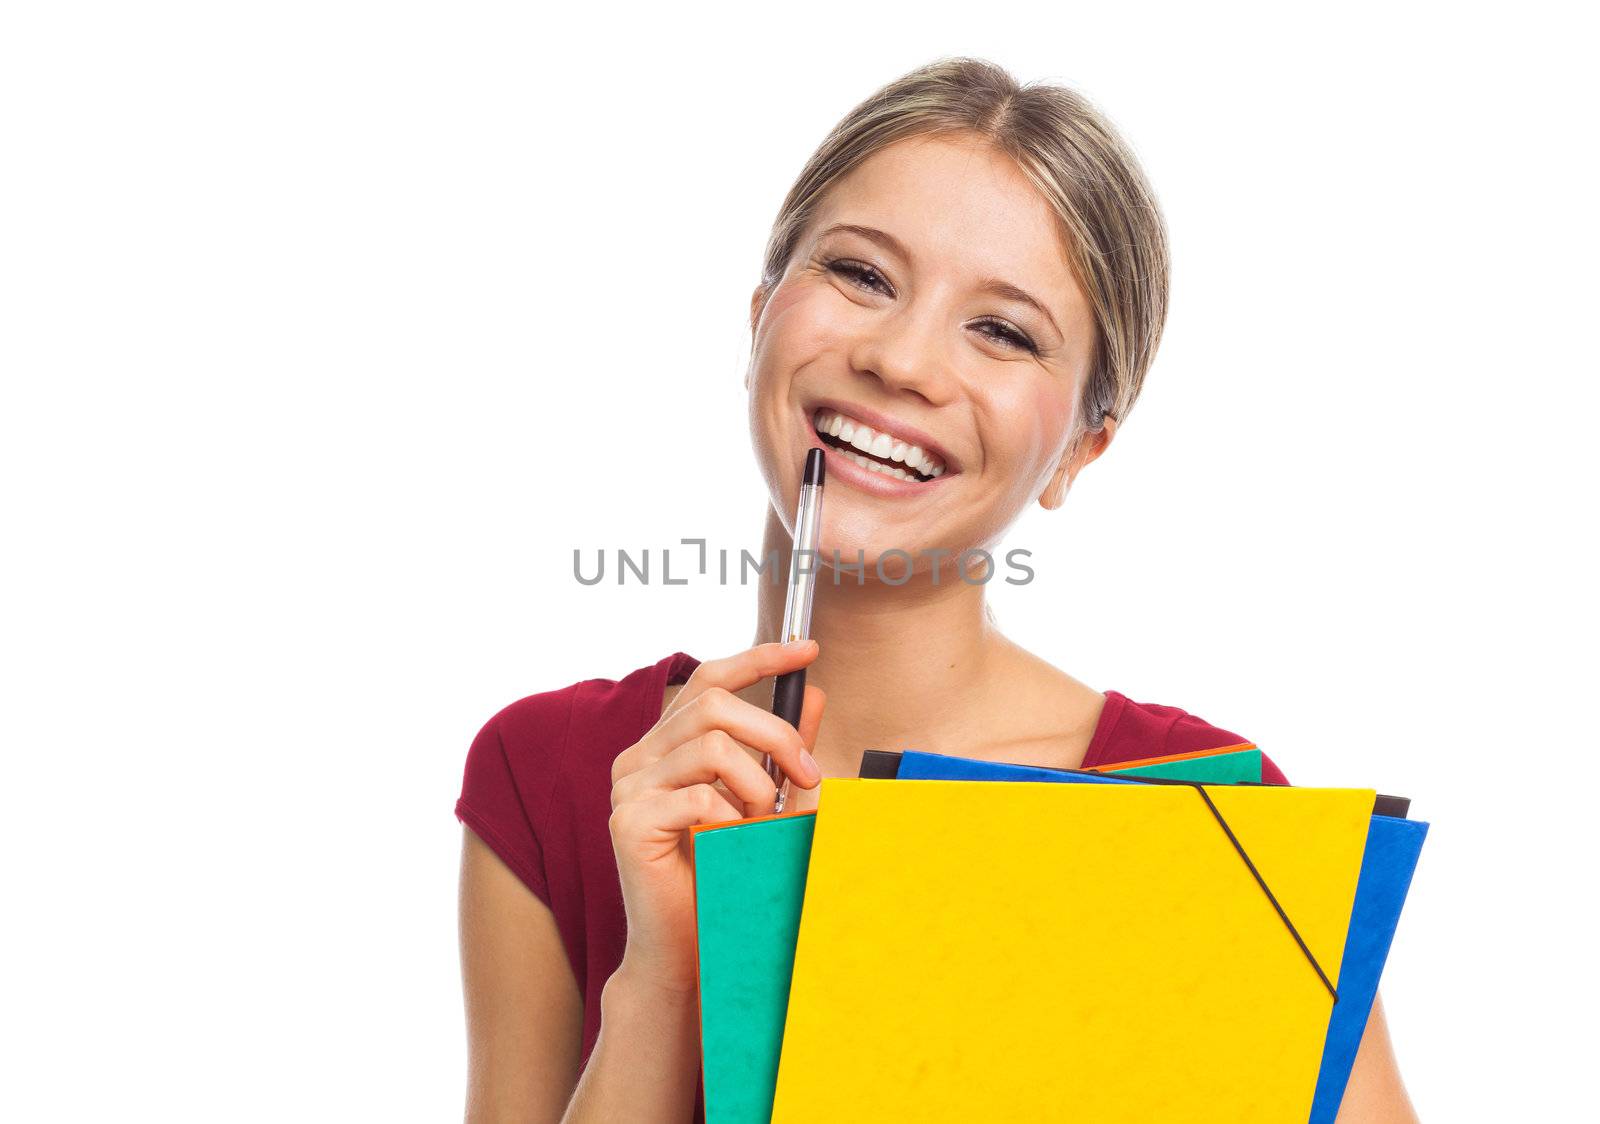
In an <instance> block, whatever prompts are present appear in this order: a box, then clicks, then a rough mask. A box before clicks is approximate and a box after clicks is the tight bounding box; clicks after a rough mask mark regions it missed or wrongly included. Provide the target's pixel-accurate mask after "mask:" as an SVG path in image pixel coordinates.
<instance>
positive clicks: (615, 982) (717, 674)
mask: <svg viewBox="0 0 1600 1124" xmlns="http://www.w3.org/2000/svg"><path fill="white" fill-rule="evenodd" d="M817 652H818V648H817V644H816V642H815V641H810V640H807V641H798V642H795V643H793V644H786V645H779V644H761V645H757V646H756V647H754V648H751V649H749V650H747V651H745V652H741V653H739V654H738V655H735V656H731V657H729V658H727V659H723V660H712V661H707V662H704V663H701V664H700V665H699V666H698V667H697V668H696V669H695V671H694V673H693V674H692V675H690V677H689V680H688V682H687V683H685V684H684V686H683V689H682V690H681V691H679V692H678V694H677V695H676V696H675V697H674V698H673V700H672V702H671V704H670V706H668V707H667V710H666V713H664V714H663V715H662V717H661V720H660V721H659V722H658V723H657V724H656V725H655V726H654V727H653V728H652V729H651V730H650V731H649V733H647V734H646V735H645V736H644V737H643V738H642V739H640V740H639V741H637V742H635V743H634V744H633V745H631V746H629V747H628V748H627V749H625V750H623V751H622V752H621V753H620V754H618V755H617V757H616V759H615V760H614V761H613V762H612V768H611V780H612V788H611V807H612V812H611V820H610V825H609V826H610V832H611V841H612V847H613V850H614V851H615V852H616V856H617V873H618V876H619V878H620V881H621V884H622V898H623V906H624V908H625V910H626V914H627V925H628V943H627V947H626V948H625V950H624V952H623V956H622V962H621V964H620V965H619V967H618V968H617V970H616V971H615V972H614V973H613V974H612V976H611V977H610V979H608V980H607V981H606V985H605V988H604V990H603V992H602V995H601V999H600V1015H601V1017H600V1034H599V1037H598V1038H597V1040H596V1042H595V1046H594V1050H593V1051H592V1052H591V1054H590V1056H589V1061H588V1064H587V1065H585V1066H583V1067H582V1069H583V1072H582V1074H581V1075H580V1074H579V1072H578V1070H579V1060H580V1058H581V1057H582V1053H583V1050H582V1041H583V1021H584V1020H583V1000H582V997H581V995H580V993H579V990H578V985H577V981H576V980H575V979H574V977H573V974H572V969H571V966H570V965H569V964H568V962H567V957H566V951H565V949H564V948H563V946H562V943H561V937H560V934H559V932H558V931H557V929H556V925H555V920H554V918H553V917H552V916H551V913H550V910H549V908H548V907H547V906H546V905H545V904H544V902H542V901H540V900H539V898H538V897H537V896H536V895H535V894H534V893H533V891H531V890H530V889H528V887H527V886H526V885H524V884H523V883H522V881H521V880H520V879H519V878H517V876H516V875H515V874H514V873H513V872H512V871H510V870H509V869H507V868H506V867H505V866H504V864H502V863H501V861H500V859H499V857H498V856H496V855H495V854H494V853H493V852H492V851H491V850H490V849H489V848H488V846H486V845H485V844H484V843H483V842H482V841H481V840H480V839H478V838H477V836H476V835H474V834H473V833H472V832H471V831H468V832H467V841H466V844H465V848H464V851H463V857H462V868H461V958H462V977H463V982H464V986H465V989H466V1006H467V1034H468V1040H469V1043H470V1046H469V1054H470V1063H469V1064H470V1071H471V1072H470V1077H469V1091H468V1102H467V1119H468V1121H469V1124H490V1122H498V1121H502V1120H504V1121H513V1120H514V1121H518V1122H522V1121H530V1120H531V1121H540V1122H557V1121H565V1122H567V1124H580V1122H588V1121H607V1122H610V1121H617V1120H625V1121H628V1124H658V1122H659V1124H681V1122H682V1121H684V1120H687V1119H688V1118H689V1117H690V1116H691V1115H692V1114H693V1111H694V1101H695V1087H696V1084H697V1081H698V1077H699V1068H700V1067H699V1061H700V1054H699V1050H700V1042H699V1034H698V1026H697V1023H698V1021H699V1011H698V1007H697V995H696V986H695V982H696V981H695V963H694V949H695V939H694V889H693V884H694V875H693V868H692V866H691V864H690V862H689V848H688V838H687V837H688V832H689V829H690V828H691V827H693V826H694V825H695V824H707V823H718V822H721V821H724V820H733V819H739V818H741V817H743V816H746V815H751V814H758V813H764V812H770V811H771V810H772V804H773V797H774V795H775V791H776V790H775V788H774V785H773V781H772V778H771V777H770V776H768V775H767V772H766V770H764V769H763V768H762V767H761V765H759V764H758V763H757V760H756V759H757V757H759V756H760V755H762V754H767V755H770V756H771V757H772V758H773V759H774V760H775V761H777V762H778V764H779V765H780V767H781V768H782V770H783V772H784V774H785V775H786V776H788V777H789V778H790V779H791V780H792V781H794V783H796V784H798V785H800V786H802V787H804V788H814V787H816V785H817V784H818V783H819V782H820V781H821V779H822V777H821V771H820V770H819V769H818V768H817V764H816V762H815V760H814V759H812V757H811V755H810V753H809V752H808V747H809V746H810V745H811V744H813V743H814V741H815V738H816V734H817V727H818V725H819V724H820V722H821V720H822V709H823V706H824V705H825V700H824V698H823V695H822V692H821V691H820V690H818V689H817V688H816V687H814V686H811V687H807V688H806V694H805V706H804V709H803V711H802V714H801V719H800V729H799V730H796V729H795V728H794V727H793V726H790V725H789V724H788V723H787V722H785V721H784V720H783V719H782V718H779V717H778V716H777V715H775V714H772V713H770V712H768V711H767V710H765V709H764V708H761V707H757V706H753V705H751V704H750V703H748V702H746V701H745V700H743V699H742V698H740V697H739V696H738V694H737V693H736V692H737V691H740V690H743V689H744V688H746V687H751V686H753V685H755V684H756V683H759V682H760V681H761V680H762V679H764V678H767V677H769V676H773V675H778V674H781V673H783V672H785V671H792V670H795V669H797V668H801V667H805V666H806V665H808V664H810V663H811V662H812V661H813V660H815V659H816V657H817Z"/></svg>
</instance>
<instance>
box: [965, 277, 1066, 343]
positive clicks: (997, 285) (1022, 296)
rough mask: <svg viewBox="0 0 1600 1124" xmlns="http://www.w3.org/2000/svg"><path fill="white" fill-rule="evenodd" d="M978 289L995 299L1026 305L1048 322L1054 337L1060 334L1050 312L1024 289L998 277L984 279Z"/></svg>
mask: <svg viewBox="0 0 1600 1124" xmlns="http://www.w3.org/2000/svg"><path fill="white" fill-rule="evenodd" d="M978 288H979V290H980V291H981V292H985V293H993V294H994V295H995V296H997V297H1003V298H1004V299H1006V300H1011V301H1018V302H1020V303H1021V304H1025V305H1028V306H1029V307H1030V308H1033V309H1035V310H1037V311H1038V313H1039V315H1040V316H1043V317H1044V318H1045V319H1046V320H1048V321H1049V322H1050V327H1051V329H1053V330H1054V331H1055V334H1056V335H1058V336H1059V335H1060V334H1061V329H1060V328H1059V327H1058V326H1057V325H1056V318H1055V317H1054V316H1051V315H1050V310H1049V309H1048V308H1046V307H1045V306H1044V305H1043V304H1042V303H1041V302H1040V301H1037V300H1035V299H1034V297H1033V294H1031V293H1029V292H1028V291H1027V290H1026V289H1019V288H1017V287H1016V286H1015V285H1013V284H1012V283H1011V282H1009V281H1002V280H1000V279H999V278H998V277H985V278H984V279H983V280H982V281H981V282H980V283H979V285H978Z"/></svg>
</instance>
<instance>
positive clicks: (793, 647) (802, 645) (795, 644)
mask: <svg viewBox="0 0 1600 1124" xmlns="http://www.w3.org/2000/svg"><path fill="white" fill-rule="evenodd" d="M810 643H811V641H809V640H791V641H789V642H788V643H787V644H785V645H784V648H785V649H786V650H787V651H790V652H803V651H805V650H806V648H807V647H808V646H809V645H810Z"/></svg>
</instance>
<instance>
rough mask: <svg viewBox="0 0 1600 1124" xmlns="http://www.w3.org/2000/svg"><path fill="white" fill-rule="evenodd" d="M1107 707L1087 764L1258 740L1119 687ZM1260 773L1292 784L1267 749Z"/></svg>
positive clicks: (1276, 781) (1110, 694)
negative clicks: (1141, 698)
mask: <svg viewBox="0 0 1600 1124" xmlns="http://www.w3.org/2000/svg"><path fill="white" fill-rule="evenodd" d="M1105 696H1106V703H1105V709H1104V711H1103V712H1102V713H1101V715H1100V722H1099V724H1098V725H1097V726H1096V727H1095V733H1094V740H1093V741H1092V742H1091V743H1090V745H1089V749H1088V752H1087V753H1085V754H1084V764H1085V765H1096V766H1098V765H1109V764H1113V763H1115V762H1118V761H1138V760H1141V759H1143V758H1146V757H1172V756H1175V755H1177V754H1180V753H1193V752H1196V751H1197V750H1204V749H1221V748H1223V747H1225V746H1231V745H1253V744H1254V743H1253V742H1251V740H1250V739H1249V738H1247V737H1244V736H1242V735H1240V734H1237V733H1234V732H1233V731H1232V730H1229V729H1225V728H1224V727H1221V726H1216V725H1213V724H1212V723H1210V722H1208V721H1206V720H1205V719H1204V718H1201V717H1200V716H1199V715H1197V714H1193V713H1190V712H1189V711H1187V710H1184V709H1183V708H1181V707H1176V706H1169V705H1166V704H1163V703H1149V702H1138V701H1136V700H1134V699H1131V698H1129V697H1128V696H1127V695H1124V694H1122V693H1121V692H1120V691H1106V692H1105ZM1261 779H1262V780H1263V781H1268V782H1270V783H1273V784H1288V783H1289V782H1288V780H1287V778H1286V777H1285V776H1284V774H1283V770H1281V769H1279V768H1278V766H1277V765H1276V764H1275V763H1274V762H1273V761H1272V759H1271V758H1270V757H1268V756H1267V755H1266V754H1265V753H1263V754H1262V755H1261Z"/></svg>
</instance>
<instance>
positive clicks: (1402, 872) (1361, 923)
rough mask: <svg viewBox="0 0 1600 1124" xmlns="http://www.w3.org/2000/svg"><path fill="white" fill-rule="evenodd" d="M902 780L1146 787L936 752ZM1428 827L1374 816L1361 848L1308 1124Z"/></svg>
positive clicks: (1336, 1085) (1337, 1080) (1367, 1000)
mask: <svg viewBox="0 0 1600 1124" xmlns="http://www.w3.org/2000/svg"><path fill="white" fill-rule="evenodd" d="M896 776H897V778H898V779H901V780H924V781H1048V782H1054V783H1066V784H1146V783H1149V782H1147V781H1142V780H1138V779H1134V778H1125V777H1108V776H1099V775H1097V774H1093V773H1072V772H1065V771H1063V770H1060V769H1041V768H1036V767H1034V766H1031V765H1009V764H1006V763H1004V762H999V761H975V760H973V759H971V758H967V757H946V756H944V755H943V754H938V753H920V752H918V751H916V750H906V751H905V752H904V753H902V754H901V755H900V769H899V772H898V773H897V774H896ZM1427 835H1428V825H1427V824H1426V823H1422V822H1420V821H1418V820H1404V819H1398V818H1395V817H1393V816H1373V817H1372V826H1371V827H1370V828H1369V829H1368V830H1367V846H1366V850H1365V851H1364V852H1363V853H1362V856H1361V874H1360V876H1359V877H1358V878H1357V880H1356V897H1355V904H1354V905H1353V906H1352V907H1351V910H1350V931H1349V933H1348V935H1347V936H1346V938H1345V945H1344V957H1343V959H1342V960H1341V961H1340V962H1339V1001H1338V1002H1337V1003H1335V1004H1334V1005H1333V1013H1332V1015H1331V1016H1329V1019H1328V1037H1327V1039H1326V1041H1325V1042H1324V1044H1323V1048H1322V1066H1321V1068H1320V1069H1319V1070H1318V1072H1317V1091H1316V1095H1315V1097H1314V1098H1313V1099H1312V1102H1311V1117H1310V1120H1309V1122H1308V1124H1333V1121H1334V1118H1335V1117H1336V1116H1337V1115H1338V1114H1339V1102H1340V1101H1341V1100H1343V1099H1344V1089H1345V1085H1347V1084H1348V1083H1349V1081H1350V1070H1351V1069H1352V1068H1353V1067H1354V1066H1355V1061H1356V1048H1357V1047H1358V1046H1360V1044H1361V1036H1362V1034H1363V1033H1365V1032H1366V1028H1367V1017H1368V1016H1369V1015H1370V1014H1371V1013H1372V1004H1373V1001H1374V1000H1375V999H1376V998H1377V995H1378V977H1379V976H1381V975H1382V974H1383V964H1384V961H1385V960H1387V959H1388V958H1389V947H1390V946H1391V945H1392V944H1393V943H1394V931H1395V927H1396V926H1397V925H1398V924H1399V922H1400V911H1401V909H1402V908H1403V907H1404V906H1405V901H1406V893H1407V891H1408V890H1409V889H1410V887H1411V876H1412V874H1413V873H1414V872H1415V871H1416V869H1417V859H1418V858H1419V857H1420V856H1421V854H1422V841H1423V840H1424V839H1426V838H1427Z"/></svg>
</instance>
